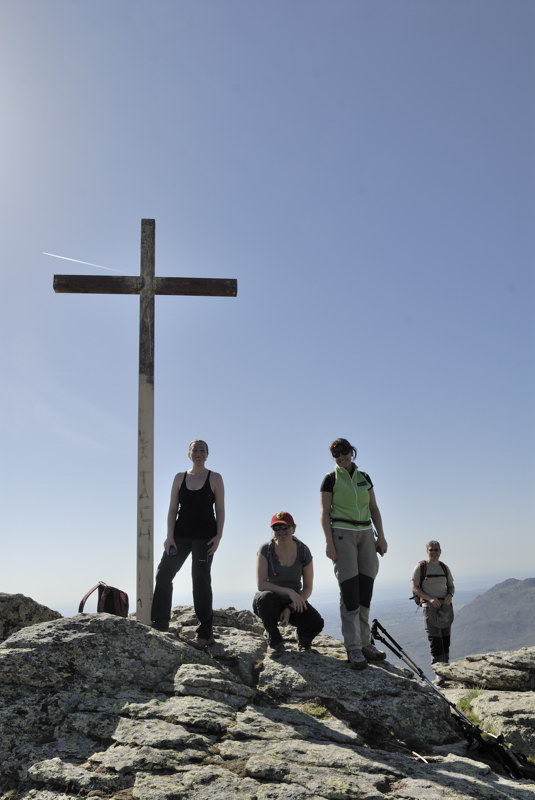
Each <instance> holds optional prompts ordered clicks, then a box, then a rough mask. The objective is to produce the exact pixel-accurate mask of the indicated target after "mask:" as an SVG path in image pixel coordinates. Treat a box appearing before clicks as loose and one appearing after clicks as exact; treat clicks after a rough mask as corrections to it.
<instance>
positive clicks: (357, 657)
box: [347, 647, 368, 669]
mask: <svg viewBox="0 0 535 800" xmlns="http://www.w3.org/2000/svg"><path fill="white" fill-rule="evenodd" d="M347 660H348V661H349V666H350V667H351V669H366V667H367V666H368V662H367V661H366V659H365V658H364V656H363V655H362V650H361V649H360V647H352V648H351V649H350V650H348V651H347Z"/></svg>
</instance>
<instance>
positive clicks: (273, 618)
mask: <svg viewBox="0 0 535 800" xmlns="http://www.w3.org/2000/svg"><path fill="white" fill-rule="evenodd" d="M270 527H271V531H272V538H271V540H270V541H269V542H266V543H265V544H263V545H262V547H261V548H260V550H259V551H258V554H257V559H256V582H257V587H258V591H257V592H256V594H255V596H254V598H253V611H254V612H255V614H256V615H257V616H258V617H260V619H261V620H262V622H263V623H264V628H265V630H266V635H267V640H268V653H269V655H271V656H272V657H277V656H279V655H281V654H282V653H284V651H285V645H284V641H283V638H282V634H281V632H280V630H279V625H280V626H281V627H286V626H287V625H293V626H294V627H295V628H296V633H297V643H298V647H299V650H310V648H311V645H312V641H313V639H314V638H315V637H316V636H317V635H318V633H320V632H321V631H322V630H323V624H324V622H323V618H322V617H321V615H320V614H319V612H318V611H316V609H315V608H313V607H312V606H311V605H310V603H309V602H308V598H309V597H310V595H311V594H312V587H313V583H314V568H313V566H312V554H311V552H310V550H309V548H308V547H307V546H306V544H304V542H302V541H300V540H299V539H297V538H296V537H295V530H296V524H295V522H294V519H293V517H292V515H291V514H290V513H288V511H279V513H278V514H274V516H273V517H272V519H271V523H270Z"/></svg>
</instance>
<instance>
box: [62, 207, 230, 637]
mask: <svg viewBox="0 0 535 800" xmlns="http://www.w3.org/2000/svg"><path fill="white" fill-rule="evenodd" d="M155 229H156V224H155V220H153V219H142V220H141V270H140V275H139V277H137V276H133V275H132V276H131V275H125V276H108V275H107V276H100V275H54V291H55V292H77V293H84V294H87V293H92V294H138V295H139V311H140V313H139V396H138V473H137V474H138V483H137V489H138V491H137V603H136V618H137V620H138V621H139V622H144V623H145V624H146V625H148V624H150V608H151V603H152V585H153V580H154V577H153V572H154V543H153V532H154V531H153V528H154V295H156V294H168V295H170V294H176V295H210V296H218V297H236V295H237V293H238V283H237V281H236V280H234V279H233V278H158V277H155V275H154V262H155Z"/></svg>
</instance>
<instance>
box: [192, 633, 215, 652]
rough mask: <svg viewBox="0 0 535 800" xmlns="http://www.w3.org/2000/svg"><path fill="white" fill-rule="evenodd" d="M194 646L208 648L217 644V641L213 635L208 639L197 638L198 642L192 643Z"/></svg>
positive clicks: (203, 637)
mask: <svg viewBox="0 0 535 800" xmlns="http://www.w3.org/2000/svg"><path fill="white" fill-rule="evenodd" d="M192 644H194V645H196V646H197V647H200V648H201V649H202V648H204V647H208V646H209V645H211V644H215V639H214V637H213V636H212V635H211V634H210V636H208V637H205V636H197V641H195V642H192Z"/></svg>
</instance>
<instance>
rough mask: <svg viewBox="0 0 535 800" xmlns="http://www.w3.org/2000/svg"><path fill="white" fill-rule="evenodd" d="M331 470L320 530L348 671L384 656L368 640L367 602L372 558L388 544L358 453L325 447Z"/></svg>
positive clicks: (341, 442)
mask: <svg viewBox="0 0 535 800" xmlns="http://www.w3.org/2000/svg"><path fill="white" fill-rule="evenodd" d="M329 449H330V451H331V455H332V457H333V458H334V461H335V464H336V467H335V470H334V472H330V473H329V474H328V475H326V476H325V478H324V479H323V482H322V484H321V489H320V492H321V526H322V528H323V532H324V534H325V543H326V547H325V554H326V556H327V558H330V559H331V560H332V561H333V563H334V573H335V575H336V577H337V579H338V584H339V586H340V617H341V621H342V636H343V639H344V644H345V648H346V651H347V660H348V661H349V666H350V667H351V669H364V668H365V667H367V666H368V662H369V661H382V660H383V659H385V658H386V653H384V652H383V651H382V650H378V649H377V648H376V647H375V645H374V644H372V641H371V631H370V623H369V617H370V604H371V599H372V594H373V584H374V581H375V577H376V575H377V573H378V571H379V559H378V557H377V554H379V555H380V556H384V554H385V553H386V551H387V549H388V545H387V542H386V539H385V535H384V532H383V522H382V519H381V513H380V511H379V507H378V505H377V500H376V499H375V492H374V489H373V483H372V481H371V479H370V476H369V475H368V474H367V473H366V472H362V471H361V470H359V469H358V467H357V465H356V463H355V461H354V459H356V457H357V450H356V448H355V447H353V445H352V444H350V443H349V441H348V440H347V439H335V440H334V442H332V444H331V445H330V447H329Z"/></svg>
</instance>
